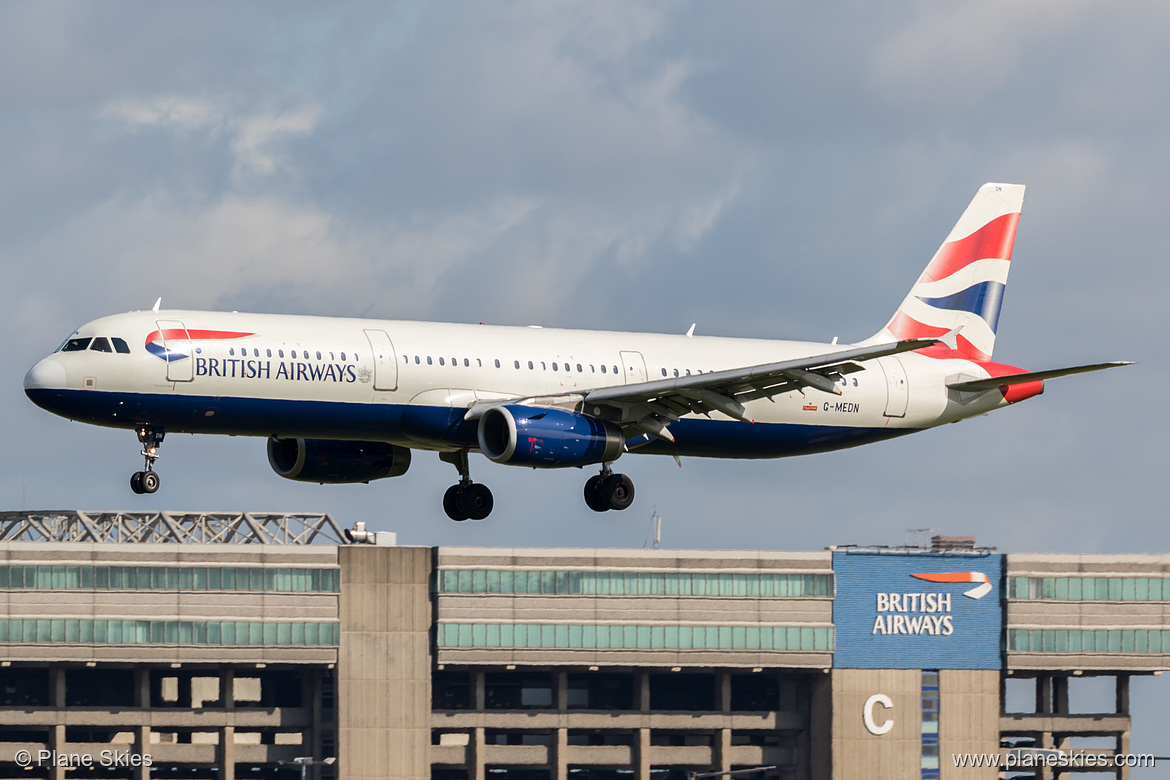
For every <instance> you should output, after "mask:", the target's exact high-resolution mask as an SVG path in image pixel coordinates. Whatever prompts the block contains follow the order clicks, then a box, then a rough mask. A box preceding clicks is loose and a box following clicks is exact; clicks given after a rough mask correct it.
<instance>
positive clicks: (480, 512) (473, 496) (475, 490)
mask: <svg viewBox="0 0 1170 780" xmlns="http://www.w3.org/2000/svg"><path fill="white" fill-rule="evenodd" d="M494 505H495V500H494V499H493V498H492V491H491V490H489V489H488V486H487V485H480V484H478V483H476V482H469V483H468V484H466V485H464V486H463V490H461V491H460V493H459V508H460V509H462V510H463V511H464V512H466V513H467V517H468V518H469V519H471V520H483V519H484V518H485V517H487V516H488V515H490V514H491V513H492V507H493V506H494Z"/></svg>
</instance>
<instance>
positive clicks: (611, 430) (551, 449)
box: [479, 405, 625, 468]
mask: <svg viewBox="0 0 1170 780" xmlns="http://www.w3.org/2000/svg"><path fill="white" fill-rule="evenodd" d="M479 448H480V450H482V451H483V454H484V455H487V456H488V457H489V458H491V459H492V460H494V461H495V462H496V463H506V464H508V465H510V466H530V467H537V468H561V467H565V466H584V465H585V464H587V463H603V462H608V461H611V460H616V459H617V457H618V456H619V455H621V454H622V452H624V451H625V438H624V437H623V436H622V432H621V429H619V428H618V427H617V426H616V425H614V424H613V423H608V422H605V421H604V420H598V419H596V418H595V417H590V416H588V415H585V414H578V413H576V412H568V411H565V410H563V409H547V408H541V407H532V406H520V405H511V406H493V407H492V408H490V409H488V410H487V411H486V412H484V414H483V417H481V418H480V420H479Z"/></svg>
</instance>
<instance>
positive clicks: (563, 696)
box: [553, 672, 569, 712]
mask: <svg viewBox="0 0 1170 780" xmlns="http://www.w3.org/2000/svg"><path fill="white" fill-rule="evenodd" d="M554 679H555V683H554V684H555V686H556V687H555V688H554V689H553V707H554V708H556V709H558V710H560V711H562V712H564V711H565V710H567V709H569V673H568V672H557V673H556V674H555V675H554Z"/></svg>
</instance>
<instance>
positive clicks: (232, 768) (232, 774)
mask: <svg viewBox="0 0 1170 780" xmlns="http://www.w3.org/2000/svg"><path fill="white" fill-rule="evenodd" d="M218 747H219V749H218V750H217V751H216V753H217V755H216V757H215V760H216V762H217V763H218V764H219V780H236V728H235V726H224V727H223V728H221V729H220V730H219V746H218Z"/></svg>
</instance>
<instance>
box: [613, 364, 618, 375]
mask: <svg viewBox="0 0 1170 780" xmlns="http://www.w3.org/2000/svg"><path fill="white" fill-rule="evenodd" d="M613 372H614V373H615V374H616V373H617V372H618V370H617V366H614V367H613Z"/></svg>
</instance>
